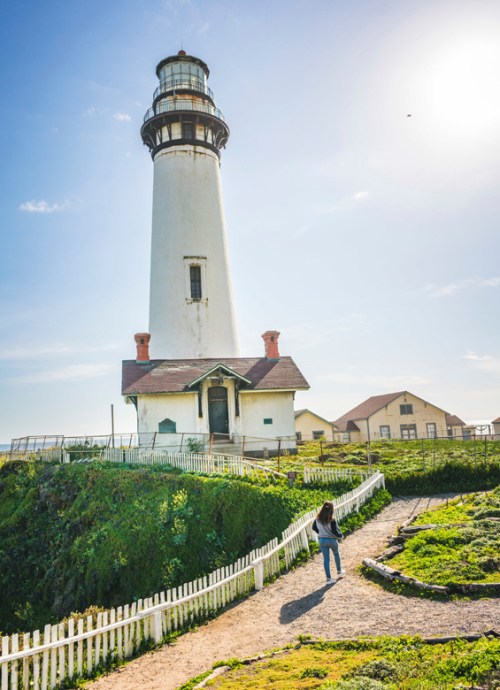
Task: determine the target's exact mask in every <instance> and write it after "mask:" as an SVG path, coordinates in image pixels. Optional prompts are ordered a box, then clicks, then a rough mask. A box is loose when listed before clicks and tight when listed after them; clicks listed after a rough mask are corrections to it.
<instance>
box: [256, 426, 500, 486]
mask: <svg viewBox="0 0 500 690" xmlns="http://www.w3.org/2000/svg"><path fill="white" fill-rule="evenodd" d="M297 450H298V454H297V455H296V456H293V455H289V456H284V457H283V456H282V457H280V460H279V468H280V470H281V471H282V472H286V471H289V470H295V471H297V470H298V471H300V469H301V468H302V467H303V466H304V465H311V466H316V465H317V466H323V467H356V468H358V469H367V468H369V467H370V468H371V469H374V470H378V471H379V472H383V474H384V476H385V481H386V488H387V489H388V490H389V491H390V492H391V493H392V494H393V495H424V494H429V495H430V494H436V493H440V492H441V493H443V492H450V491H481V490H487V489H493V488H495V486H497V485H499V484H500V441H491V440H486V441H483V440H481V441H479V440H476V442H474V441H473V440H470V441H467V440H465V441H463V440H458V441H457V440H453V439H451V440H448V439H419V440H410V441H400V440H385V441H373V442H371V443H370V445H369V446H368V444H367V443H331V442H326V441H311V442H306V443H303V444H301V445H299V446H298V449H297ZM267 462H268V464H269V466H270V467H272V468H273V469H277V467H278V459H277V458H272V459H270V460H269V461H267Z"/></svg>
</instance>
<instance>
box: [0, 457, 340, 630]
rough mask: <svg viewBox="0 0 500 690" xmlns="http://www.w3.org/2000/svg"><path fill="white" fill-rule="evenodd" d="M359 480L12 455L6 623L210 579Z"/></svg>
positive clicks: (31, 624)
mask: <svg viewBox="0 0 500 690" xmlns="http://www.w3.org/2000/svg"><path fill="white" fill-rule="evenodd" d="M351 488H352V484H347V483H342V484H339V485H338V486H336V489H335V491H333V490H332V487H331V486H330V487H325V488H323V489H308V488H306V487H300V486H297V487H293V488H290V487H289V486H288V484H287V482H286V481H280V482H278V483H272V482H270V481H268V482H260V483H259V482H255V481H244V480H235V479H225V478H221V477H220V478H216V477H200V476H195V475H189V474H181V473H179V472H178V471H172V470H168V469H167V468H165V467H146V468H144V467H142V468H141V467H137V466H134V467H127V466H125V465H120V466H116V465H113V464H98V463H92V464H85V465H84V464H77V465H65V466H60V465H51V464H46V463H43V464H42V463H36V462H32V463H26V462H19V463H13V462H12V463H6V464H5V465H4V466H3V467H1V468H0V591H1V592H2V597H1V598H0V630H2V631H3V632H5V633H9V632H15V631H17V630H32V629H34V628H36V627H39V626H41V625H43V624H45V623H48V622H55V621H57V620H59V619H61V618H63V617H65V616H67V615H68V614H69V613H70V612H72V611H77V610H78V611H82V610H84V609H86V608H87V607H88V606H89V605H95V606H104V607H112V606H118V605H122V604H125V603H129V602H132V601H134V600H136V599H139V598H145V597H147V596H151V595H152V594H153V593H155V592H159V591H162V590H165V589H169V588H171V587H173V586H177V585H179V584H182V583H184V582H187V581H189V580H191V579H194V578H197V577H200V576H202V575H204V574H206V573H208V572H210V571H212V570H214V569H216V568H219V567H222V566H225V565H228V564H229V563H232V562H233V561H235V560H237V559H238V558H239V557H240V556H242V555H245V554H246V553H248V552H249V551H251V550H252V549H253V548H255V547H258V546H262V545H264V544H266V543H267V542H268V541H270V540H271V539H273V538H274V537H277V536H279V535H280V534H281V532H282V531H283V529H285V528H286V527H287V526H288V525H289V524H290V523H291V522H292V521H293V520H294V518H295V517H297V516H298V515H299V514H302V513H304V512H305V511H307V510H309V509H311V508H314V507H317V506H319V505H321V503H322V502H323V501H324V500H326V499H331V498H333V497H334V495H339V494H341V493H343V492H345V491H347V490H349V489H351Z"/></svg>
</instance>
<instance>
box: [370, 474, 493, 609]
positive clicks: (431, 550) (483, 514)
mask: <svg viewBox="0 0 500 690" xmlns="http://www.w3.org/2000/svg"><path fill="white" fill-rule="evenodd" d="M499 511H500V487H499V488H497V489H495V490H494V491H492V492H490V493H487V494H479V495H475V496H469V497H466V498H460V499H456V500H454V501H451V502H447V505H445V506H442V507H439V508H436V509H434V510H431V511H427V512H425V513H422V514H421V515H419V516H418V518H417V519H416V520H415V521H414V523H413V525H412V527H413V526H417V527H418V526H419V525H422V526H426V525H429V529H423V530H422V531H420V532H416V533H415V534H414V535H412V536H408V538H407V539H406V540H405V542H404V550H403V551H401V552H400V553H398V554H396V555H395V556H394V557H393V558H391V560H390V567H391V568H392V569H394V570H396V571H400V572H401V573H404V575H405V576H406V577H410V578H415V579H416V580H419V581H420V582H425V583H428V584H432V585H438V586H443V587H448V589H449V591H450V592H452V593H469V591H470V590H471V589H472V590H473V589H474V588H473V587H471V584H479V585H486V586H485V587H477V588H476V589H478V590H479V589H481V590H482V591H481V593H482V595H484V596H487V595H492V594H495V591H494V590H495V588H494V587H488V585H494V584H500V557H499V553H500V549H499V544H500V539H499V530H500V522H499V521H498V513H499ZM407 529H408V528H407ZM368 565H370V564H368ZM371 565H372V566H373V567H375V565H374V564H371ZM381 567H383V566H381ZM365 572H367V571H365ZM417 584H418V583H417ZM394 586H395V588H396V589H397V590H398V591H400V592H407V591H408V589H407V588H404V589H401V587H400V586H399V585H394Z"/></svg>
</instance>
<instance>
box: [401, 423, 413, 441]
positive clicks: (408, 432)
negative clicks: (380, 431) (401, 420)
mask: <svg viewBox="0 0 500 690" xmlns="http://www.w3.org/2000/svg"><path fill="white" fill-rule="evenodd" d="M401 438H406V439H409V438H417V425H416V424H401Z"/></svg>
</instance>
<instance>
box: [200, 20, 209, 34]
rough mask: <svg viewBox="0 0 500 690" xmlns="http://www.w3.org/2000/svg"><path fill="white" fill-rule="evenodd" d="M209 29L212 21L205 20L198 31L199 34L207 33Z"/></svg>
mask: <svg viewBox="0 0 500 690" xmlns="http://www.w3.org/2000/svg"><path fill="white" fill-rule="evenodd" d="M209 29H210V22H205V23H204V24H203V25H202V26H200V28H199V29H198V31H197V33H198V35H201V34H206V33H207V31H208V30H209Z"/></svg>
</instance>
